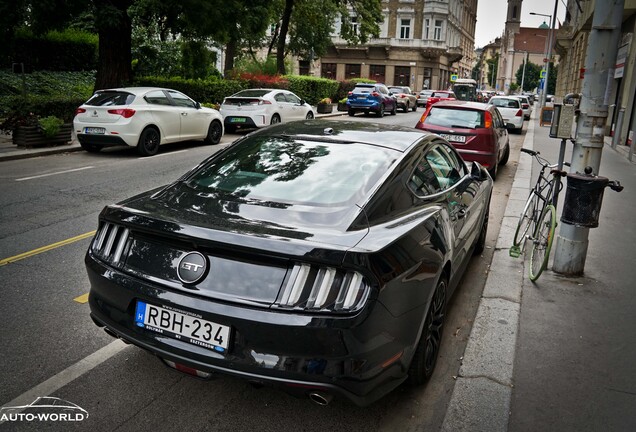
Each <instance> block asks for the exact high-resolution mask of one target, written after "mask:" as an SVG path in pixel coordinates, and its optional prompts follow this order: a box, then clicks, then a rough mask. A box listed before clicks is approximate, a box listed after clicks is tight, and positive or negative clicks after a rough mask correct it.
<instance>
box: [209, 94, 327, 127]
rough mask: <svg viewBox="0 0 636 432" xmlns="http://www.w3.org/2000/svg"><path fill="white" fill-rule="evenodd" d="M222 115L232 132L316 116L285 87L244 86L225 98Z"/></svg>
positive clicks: (308, 106)
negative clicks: (247, 87)
mask: <svg viewBox="0 0 636 432" xmlns="http://www.w3.org/2000/svg"><path fill="white" fill-rule="evenodd" d="M221 115H222V116H223V122H224V123H225V130H226V131H228V132H230V133H232V132H234V131H236V130H237V129H253V128H261V127H265V126H269V125H273V124H276V123H285V122H289V121H293V120H302V119H307V120H311V119H313V118H314V117H315V114H314V110H313V108H312V107H311V106H310V105H309V104H308V103H307V102H305V100H304V99H301V98H299V97H298V96H296V95H295V94H294V93H292V92H290V91H288V90H282V89H248V90H241V91H240V92H238V93H234V94H233V95H232V96H229V97H226V98H225V99H224V100H223V103H222V104H221Z"/></svg>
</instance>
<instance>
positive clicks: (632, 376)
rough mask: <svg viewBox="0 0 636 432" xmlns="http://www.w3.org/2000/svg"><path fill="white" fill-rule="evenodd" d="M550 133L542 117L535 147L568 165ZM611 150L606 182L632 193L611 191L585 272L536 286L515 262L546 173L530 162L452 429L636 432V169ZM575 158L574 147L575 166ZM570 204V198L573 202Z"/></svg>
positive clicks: (519, 182) (519, 181)
mask: <svg viewBox="0 0 636 432" xmlns="http://www.w3.org/2000/svg"><path fill="white" fill-rule="evenodd" d="M548 131H549V128H548V127H540V126H539V124H538V122H537V121H536V120H531V122H530V124H529V127H528V132H527V134H526V138H525V141H524V147H527V148H534V150H538V151H540V152H541V154H542V156H545V157H546V158H547V159H549V160H551V161H556V160H557V158H558V151H559V145H560V140H557V139H551V138H549V137H548ZM610 143H611V139H606V145H605V148H604V149H603V157H602V162H601V170H600V175H603V176H606V177H609V178H610V179H611V180H614V179H617V180H620V182H621V184H623V186H625V190H624V191H623V192H622V193H621V194H617V193H615V192H613V191H611V190H609V189H607V190H606V191H605V195H604V199H603V206H602V210H601V215H600V220H599V227H598V228H594V229H590V234H589V247H588V253H587V259H586V265H585V276H584V277H578V278H566V277H562V276H559V275H557V274H556V273H553V272H552V271H551V270H548V271H546V272H544V273H543V275H542V276H541V278H540V279H539V280H538V281H537V283H536V284H534V283H532V282H530V280H529V279H528V276H527V272H528V270H527V264H528V262H527V261H526V262H525V263H524V262H523V261H522V260H521V259H513V258H510V257H509V256H508V249H509V247H510V245H511V244H512V237H513V235H514V231H515V228H516V224H517V220H518V217H519V214H520V213H521V211H522V208H523V204H524V202H525V200H526V198H527V194H528V191H529V188H530V185H531V182H532V179H534V177H533V176H532V175H531V174H532V172H534V174H535V175H536V172H537V171H538V168H536V167H534V169H533V161H534V159H533V158H531V157H530V156H529V155H526V154H523V153H522V154H521V155H520V160H519V165H518V168H517V173H516V176H515V180H514V183H513V188H512V191H511V193H510V197H509V201H508V205H507V207H506V211H505V215H504V220H503V223H502V227H501V231H500V234H499V239H498V241H497V245H496V249H495V253H494V256H493V261H492V264H491V267H490V273H489V275H488V279H487V281H486V286H485V288H484V293H483V295H482V300H481V303H480V306H479V309H478V312H477V317H476V319H475V323H474V325H473V329H472V332H471V335H470V340H469V343H468V346H467V348H466V353H465V355H464V359H463V363H462V366H461V369H460V373H459V377H458V379H457V383H456V386H455V389H454V391H453V395H452V398H451V402H450V404H449V407H448V411H447V413H446V418H445V420H444V424H443V427H442V430H444V431H488V432H493V431H514V432H517V431H559V432H562V431H584V430H585V431H627V430H636V411H635V410H634V406H636V369H635V368H634V365H635V364H636V343H635V342H636V296H635V295H634V294H635V293H634V292H633V289H631V287H632V286H633V285H634V281H635V280H636V266H634V264H633V261H634V260H633V258H632V253H633V252H634V251H636V248H635V247H634V244H636V230H635V228H634V227H635V224H634V223H633V222H632V221H631V216H632V215H634V214H636V199H634V193H635V191H636V175H635V173H636V167H635V166H634V165H633V164H631V163H630V162H629V161H628V160H627V158H626V157H625V155H623V154H621V153H619V152H617V151H614V150H613V149H612V148H611V147H610V145H609V144H610ZM571 151H572V144H570V143H568V147H567V152H566V157H565V160H566V161H569V160H570V159H571ZM564 198H565V193H562V194H561V196H560V201H561V204H562V203H563V200H564ZM560 207H561V206H560ZM560 214H561V209H559V212H558V215H560ZM559 223H560V222H559ZM558 234H559V226H557V235H558ZM555 249H556V248H555V247H554V245H553V251H552V257H554V250H555Z"/></svg>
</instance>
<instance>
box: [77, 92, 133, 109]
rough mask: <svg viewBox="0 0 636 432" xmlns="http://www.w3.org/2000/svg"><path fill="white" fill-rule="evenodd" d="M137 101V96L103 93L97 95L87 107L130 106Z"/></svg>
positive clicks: (124, 93) (89, 101)
mask: <svg viewBox="0 0 636 432" xmlns="http://www.w3.org/2000/svg"><path fill="white" fill-rule="evenodd" d="M134 100H135V95H134V94H132V93H128V92H123V91H101V92H97V93H95V94H94V95H93V96H92V97H91V98H90V99H89V100H88V101H87V102H86V103H85V105H90V106H115V105H130V104H131V103H132V101H134Z"/></svg>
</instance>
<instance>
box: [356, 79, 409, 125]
mask: <svg viewBox="0 0 636 432" xmlns="http://www.w3.org/2000/svg"><path fill="white" fill-rule="evenodd" d="M347 111H348V112H349V115H350V116H351V117H353V116H354V115H356V112H360V111H361V112H364V113H365V114H369V113H371V112H372V113H375V114H377V115H378V116H379V117H384V112H385V111H389V112H390V113H391V114H392V115H396V114H397V101H396V99H395V98H394V97H393V95H392V94H391V92H390V91H389V89H388V88H387V87H386V86H385V85H384V84H377V83H376V84H357V85H356V86H355V88H354V89H353V90H352V91H350V92H349V96H348V98H347Z"/></svg>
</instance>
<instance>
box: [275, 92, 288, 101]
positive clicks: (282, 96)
mask: <svg viewBox="0 0 636 432" xmlns="http://www.w3.org/2000/svg"><path fill="white" fill-rule="evenodd" d="M274 99H275V100H276V102H287V98H286V97H285V93H277V94H276V96H274Z"/></svg>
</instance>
